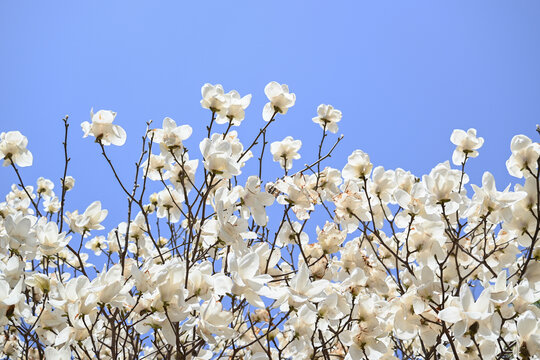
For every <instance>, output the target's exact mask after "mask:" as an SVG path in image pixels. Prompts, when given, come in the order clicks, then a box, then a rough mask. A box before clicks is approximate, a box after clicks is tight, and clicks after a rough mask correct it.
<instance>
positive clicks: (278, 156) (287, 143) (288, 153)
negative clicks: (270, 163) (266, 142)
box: [270, 136, 302, 170]
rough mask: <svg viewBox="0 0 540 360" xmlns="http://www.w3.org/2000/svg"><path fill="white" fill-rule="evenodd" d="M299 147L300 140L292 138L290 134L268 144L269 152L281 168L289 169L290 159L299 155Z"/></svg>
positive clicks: (298, 157) (290, 166)
mask: <svg viewBox="0 0 540 360" xmlns="http://www.w3.org/2000/svg"><path fill="white" fill-rule="evenodd" d="M300 147H302V141H301V140H294V139H293V138H292V136H287V137H286V138H285V139H283V140H281V141H275V142H273V143H272V144H270V152H271V153H272V155H273V156H274V161H279V164H280V165H281V167H282V168H283V169H285V170H290V169H291V168H292V161H293V160H296V159H300V157H301V156H300V154H299V153H298V150H300Z"/></svg>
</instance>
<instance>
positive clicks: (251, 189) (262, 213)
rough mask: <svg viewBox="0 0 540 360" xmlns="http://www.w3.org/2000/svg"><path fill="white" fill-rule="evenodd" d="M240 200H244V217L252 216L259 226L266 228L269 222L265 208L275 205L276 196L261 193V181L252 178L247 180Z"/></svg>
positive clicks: (254, 177)
mask: <svg viewBox="0 0 540 360" xmlns="http://www.w3.org/2000/svg"><path fill="white" fill-rule="evenodd" d="M240 198H241V199H242V212H243V216H244V217H245V218H249V214H251V216H253V220H254V221H255V222H256V223H257V225H260V226H265V225H266V223H267V221H268V217H267V216H266V210H265V207H266V206H270V205H272V204H273V202H274V196H273V195H271V194H268V193H266V192H261V180H259V178H258V177H257V176H250V177H249V178H248V179H247V182H246V186H245V187H244V189H243V190H242V191H241V193H240Z"/></svg>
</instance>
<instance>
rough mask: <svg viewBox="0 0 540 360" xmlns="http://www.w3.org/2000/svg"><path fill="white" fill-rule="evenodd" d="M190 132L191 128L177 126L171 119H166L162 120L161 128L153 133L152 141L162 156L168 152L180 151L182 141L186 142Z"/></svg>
mask: <svg viewBox="0 0 540 360" xmlns="http://www.w3.org/2000/svg"><path fill="white" fill-rule="evenodd" d="M192 132H193V130H192V129H191V126H189V125H180V126H177V125H176V122H175V121H174V120H173V119H171V118H170V117H166V118H164V119H163V128H162V129H156V130H154V131H153V133H152V139H153V141H154V142H156V143H158V144H160V148H162V153H163V155H168V154H169V152H170V151H175V150H177V149H182V147H183V141H185V140H187V139H188V138H189V137H190V136H191V133H192Z"/></svg>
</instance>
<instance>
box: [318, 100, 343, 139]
mask: <svg viewBox="0 0 540 360" xmlns="http://www.w3.org/2000/svg"><path fill="white" fill-rule="evenodd" d="M341 116H342V115H341V111H339V110H337V109H334V107H333V106H332V105H324V104H321V105H319V107H318V108H317V116H316V117H314V118H313V122H314V123H316V124H319V125H320V126H321V128H323V129H325V128H326V129H328V131H330V132H332V133H334V134H335V133H337V131H338V124H337V123H338V122H340V121H341Z"/></svg>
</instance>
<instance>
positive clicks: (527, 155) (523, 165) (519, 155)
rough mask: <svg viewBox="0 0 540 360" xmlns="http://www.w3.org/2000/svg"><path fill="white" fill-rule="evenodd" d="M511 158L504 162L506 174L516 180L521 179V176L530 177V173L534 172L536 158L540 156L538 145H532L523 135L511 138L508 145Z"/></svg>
mask: <svg viewBox="0 0 540 360" xmlns="http://www.w3.org/2000/svg"><path fill="white" fill-rule="evenodd" d="M510 150H512V156H510V158H509V159H508V160H507V161H506V168H507V169H508V173H509V174H510V175H512V176H515V177H517V178H522V177H523V174H525V175H530V173H529V171H528V170H527V169H529V170H530V171H533V172H534V170H536V168H537V161H538V156H540V144H538V143H533V142H532V141H531V139H529V138H528V137H527V136H525V135H516V136H514V137H513V138H512V143H511V145H510Z"/></svg>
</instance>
